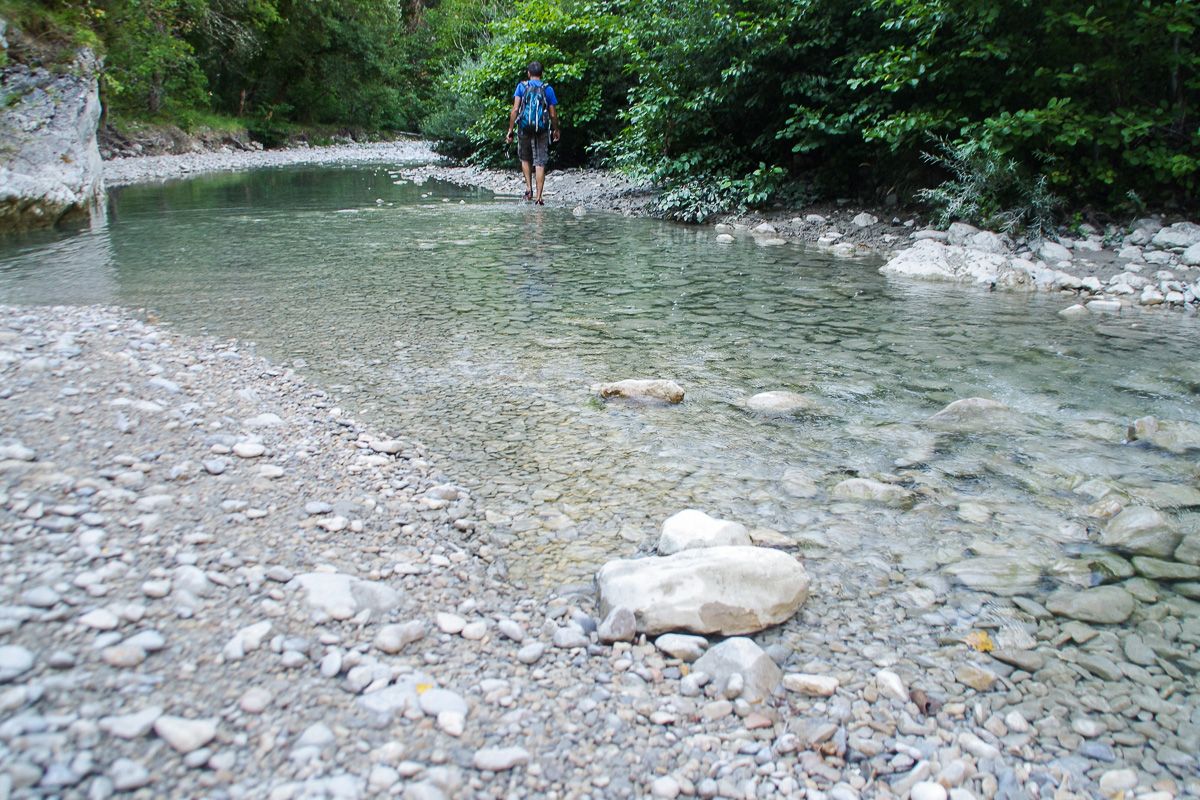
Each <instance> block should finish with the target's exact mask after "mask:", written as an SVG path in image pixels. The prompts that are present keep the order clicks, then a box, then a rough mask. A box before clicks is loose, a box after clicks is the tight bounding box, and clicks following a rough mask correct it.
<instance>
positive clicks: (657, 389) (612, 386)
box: [592, 379, 683, 403]
mask: <svg viewBox="0 0 1200 800" xmlns="http://www.w3.org/2000/svg"><path fill="white" fill-rule="evenodd" d="M592 391H593V392H595V393H596V394H598V395H600V396H601V397H602V398H604V399H605V400H608V399H610V398H613V397H624V398H627V399H630V400H651V401H658V402H664V403H682V402H683V388H682V387H680V385H679V384H677V383H675V382H674V381H665V380H635V379H629V380H623V381H617V382H615V383H599V384H596V385H595V386H593V387H592Z"/></svg>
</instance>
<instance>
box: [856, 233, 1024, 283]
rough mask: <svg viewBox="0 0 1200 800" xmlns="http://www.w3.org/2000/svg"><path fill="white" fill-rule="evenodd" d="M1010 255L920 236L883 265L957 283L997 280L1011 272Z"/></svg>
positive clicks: (886, 270)
mask: <svg viewBox="0 0 1200 800" xmlns="http://www.w3.org/2000/svg"><path fill="white" fill-rule="evenodd" d="M1009 261H1010V259H1009V258H1008V257H1007V256H1005V255H1001V254H999V253H989V252H985V251H983V250H972V249H968V248H966V247H960V246H958V245H948V244H942V243H941V242H938V241H934V240H932V239H920V240H918V241H917V242H915V243H914V244H913V246H912V247H910V248H908V249H907V250H901V251H900V252H899V253H897V254H896V255H895V256H893V257H892V259H891V260H890V261H888V262H887V263H886V264H884V265H883V266H882V267H880V269H879V271H880V272H882V273H883V274H884V275H893V276H897V277H905V278H922V279H925V280H936V281H953V282H956V283H984V284H987V283H997V282H999V281H1001V278H1002V277H1003V276H1005V275H1007V274H1008V273H1009V272H1011V269H1012V268H1011V266H1010V264H1009Z"/></svg>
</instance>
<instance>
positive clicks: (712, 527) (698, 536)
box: [658, 508, 750, 556]
mask: <svg viewBox="0 0 1200 800" xmlns="http://www.w3.org/2000/svg"><path fill="white" fill-rule="evenodd" d="M749 544H750V532H749V531H748V530H746V526H745V525H742V524H741V523H740V522H733V521H731V520H727V519H717V518H716V517H710V516H709V515H708V514H705V513H704V512H703V511H698V510H696V509H694V508H689V509H685V510H684V511H680V512H679V513H678V514H673V515H672V516H670V517H668V518H667V521H666V522H664V523H663V526H662V535H661V536H659V538H658V552H659V555H664V556H669V555H671V554H672V553H678V552H679V551H680V550H690V549H692V548H693V547H718V546H721V545H749Z"/></svg>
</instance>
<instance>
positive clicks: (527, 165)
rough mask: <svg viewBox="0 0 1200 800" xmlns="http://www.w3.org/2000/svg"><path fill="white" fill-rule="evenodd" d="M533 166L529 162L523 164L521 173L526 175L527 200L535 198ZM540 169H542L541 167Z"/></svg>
mask: <svg viewBox="0 0 1200 800" xmlns="http://www.w3.org/2000/svg"><path fill="white" fill-rule="evenodd" d="M531 166H532V165H531V164H530V163H529V162H528V161H522V162H521V172H523V173H525V188H526V192H525V199H527V200H528V199H529V198H530V197H533V175H532V174H531V172H532V169H531ZM538 169H541V167H539V168H538Z"/></svg>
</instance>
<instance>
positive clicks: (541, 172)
mask: <svg viewBox="0 0 1200 800" xmlns="http://www.w3.org/2000/svg"><path fill="white" fill-rule="evenodd" d="M536 171H537V196H536V197H535V198H534V202H535V203H540V202H542V188H543V187H545V185H546V168H545V167H537V168H536Z"/></svg>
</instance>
